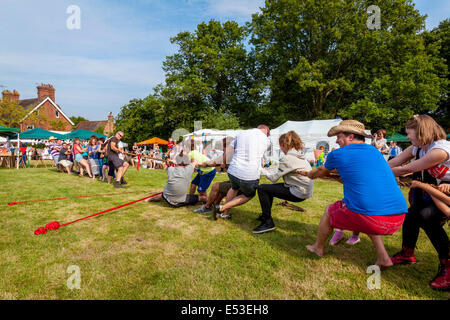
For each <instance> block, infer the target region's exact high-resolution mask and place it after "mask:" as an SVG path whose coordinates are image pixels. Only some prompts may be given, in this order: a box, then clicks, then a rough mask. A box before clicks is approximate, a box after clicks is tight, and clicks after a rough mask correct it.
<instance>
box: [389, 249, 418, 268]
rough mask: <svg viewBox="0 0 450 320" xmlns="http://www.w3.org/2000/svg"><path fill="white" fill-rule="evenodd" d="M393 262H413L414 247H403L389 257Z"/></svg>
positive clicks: (414, 261)
mask: <svg viewBox="0 0 450 320" xmlns="http://www.w3.org/2000/svg"><path fill="white" fill-rule="evenodd" d="M391 260H392V263H393V264H414V263H416V261H417V260H416V257H415V256H414V249H411V248H406V247H403V248H402V251H400V252H397V253H396V254H394V255H393V256H392V257H391Z"/></svg>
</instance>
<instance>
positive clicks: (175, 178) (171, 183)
mask: <svg viewBox="0 0 450 320" xmlns="http://www.w3.org/2000/svg"><path fill="white" fill-rule="evenodd" d="M174 162H175V163H174V164H175V166H174V167H169V168H168V169H167V184H166V186H165V187H164V191H163V192H162V193H161V194H160V195H157V196H155V197H152V198H149V199H147V200H145V201H147V202H155V201H161V200H165V201H166V202H167V203H168V204H169V206H171V207H172V208H179V207H183V206H189V205H195V204H197V202H199V201H202V202H206V200H207V198H206V196H202V195H196V194H188V192H187V190H188V187H189V183H190V181H191V177H192V173H194V167H195V166H196V165H197V162H196V161H195V160H193V161H192V162H191V161H190V159H189V157H188V156H181V155H178V156H177V157H176V158H175V161H174Z"/></svg>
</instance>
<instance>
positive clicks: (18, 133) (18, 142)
mask: <svg viewBox="0 0 450 320" xmlns="http://www.w3.org/2000/svg"><path fill="white" fill-rule="evenodd" d="M17 150H18V151H19V152H18V153H17V154H18V157H17V167H16V170H19V161H20V132H17Z"/></svg>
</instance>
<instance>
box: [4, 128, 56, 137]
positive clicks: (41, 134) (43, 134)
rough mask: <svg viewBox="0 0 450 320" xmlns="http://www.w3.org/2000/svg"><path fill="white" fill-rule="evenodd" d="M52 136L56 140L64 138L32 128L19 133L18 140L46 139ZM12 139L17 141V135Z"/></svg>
mask: <svg viewBox="0 0 450 320" xmlns="http://www.w3.org/2000/svg"><path fill="white" fill-rule="evenodd" d="M51 136H54V137H55V138H58V139H63V138H64V136H63V135H61V134H57V133H54V132H51V131H48V130H45V129H42V128H34V129H31V130H28V131H24V132H21V133H20V135H19V138H20V139H48V138H49V137H51ZM13 138H14V139H17V134H15V135H14V136H13Z"/></svg>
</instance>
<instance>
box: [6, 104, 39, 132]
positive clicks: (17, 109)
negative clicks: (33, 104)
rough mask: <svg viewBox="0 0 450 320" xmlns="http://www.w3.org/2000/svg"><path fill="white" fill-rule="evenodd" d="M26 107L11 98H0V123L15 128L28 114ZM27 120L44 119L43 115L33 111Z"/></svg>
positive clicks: (37, 120)
mask: <svg viewBox="0 0 450 320" xmlns="http://www.w3.org/2000/svg"><path fill="white" fill-rule="evenodd" d="M28 112H29V111H27V109H25V108H24V107H23V106H21V105H20V104H18V103H17V102H16V101H12V100H0V125H2V126H5V127H8V128H17V127H19V125H20V122H22V120H23V119H24V118H25V117H26V116H27V115H28ZM27 120H31V121H33V122H39V121H43V120H44V116H43V115H39V114H37V112H33V113H32V114H30V115H28V116H27Z"/></svg>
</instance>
